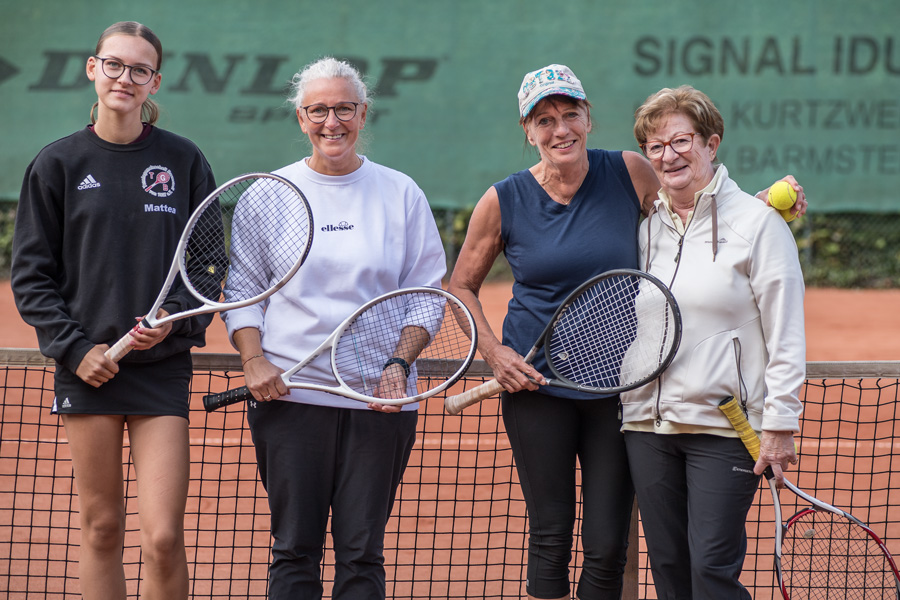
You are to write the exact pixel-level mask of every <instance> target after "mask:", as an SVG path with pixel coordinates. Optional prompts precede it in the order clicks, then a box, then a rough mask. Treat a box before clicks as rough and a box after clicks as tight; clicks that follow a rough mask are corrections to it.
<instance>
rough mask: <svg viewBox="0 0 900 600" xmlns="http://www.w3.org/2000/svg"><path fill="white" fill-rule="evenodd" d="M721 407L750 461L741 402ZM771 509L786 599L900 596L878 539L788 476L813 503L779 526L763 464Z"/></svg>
mask: <svg viewBox="0 0 900 600" xmlns="http://www.w3.org/2000/svg"><path fill="white" fill-rule="evenodd" d="M719 408H721V409H722V411H723V412H724V413H725V415H726V416H727V417H728V420H729V421H731V424H732V425H733V426H734V428H735V430H736V431H737V432H738V434H739V435H740V436H741V440H743V442H744V445H745V446H746V447H747V450H748V451H749V452H750V456H752V457H753V459H754V460H758V459H759V438H758V437H757V436H756V432H755V431H753V428H752V427H751V426H750V423H749V421H747V417H746V416H745V415H744V412H743V411H742V410H741V406H740V404H738V401H737V400H735V399H734V398H726V399H724V400H722V402H721V403H720V404H719ZM765 476H766V478H767V479H768V481H769V488H770V489H771V491H772V504H773V505H774V508H775V574H776V576H777V577H778V585H779V587H780V588H781V595H782V596H783V597H784V598H785V600H797V599H798V598H803V599H807V598H809V599H823V600H836V599H838V598H841V599H844V598H858V599H865V600H874V599H876V598H882V599H885V600H887V599H890V600H898V599H900V575H898V573H897V565H896V563H895V562H894V559H893V557H892V556H891V554H890V552H888V549H887V548H886V547H885V545H884V543H883V542H882V541H881V539H880V538H879V537H878V536H877V535H876V534H875V533H874V532H873V531H872V530H871V529H870V528H869V527H868V526H867V525H866V524H865V523H863V522H862V521H860V520H859V519H857V518H856V517H854V516H853V515H851V514H850V513H847V512H845V511H843V510H841V509H840V508H836V507H834V506H832V505H830V504H828V503H826V502H823V501H821V500H819V499H818V498H814V497H813V496H810V495H809V494H807V493H806V492H804V491H802V490H800V489H798V488H797V487H796V486H795V485H794V484H792V483H791V482H790V481H788V480H787V479H785V480H784V486H785V487H786V488H787V489H789V490H790V491H792V492H793V493H794V494H796V495H797V496H798V497H800V498H801V499H803V500H804V501H806V502H808V503H809V504H810V505H811V506H810V507H808V508H804V509H802V510H800V511H799V512H798V513H797V514H795V515H794V516H792V517H791V518H789V519H788V520H787V521H786V522H784V524H782V516H781V501H780V499H779V497H778V489H777V488H776V487H775V476H774V474H773V473H772V470H771V468H766V471H765Z"/></svg>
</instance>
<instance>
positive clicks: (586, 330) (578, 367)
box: [547, 275, 675, 388]
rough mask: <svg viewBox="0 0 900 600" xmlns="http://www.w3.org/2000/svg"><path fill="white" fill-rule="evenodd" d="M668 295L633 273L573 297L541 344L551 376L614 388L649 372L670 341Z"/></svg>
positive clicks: (670, 318)
mask: <svg viewBox="0 0 900 600" xmlns="http://www.w3.org/2000/svg"><path fill="white" fill-rule="evenodd" d="M673 319H674V315H673V312H672V308H671V305H670V304H669V300H668V296H667V295H666V294H665V293H664V292H663V291H662V290H660V289H659V288H658V287H657V286H656V285H654V284H653V283H652V282H650V281H648V280H646V279H644V278H641V277H636V276H633V275H619V276H613V277H609V278H605V279H602V280H600V281H599V282H597V283H596V284H595V285H593V286H591V287H589V288H587V289H586V290H585V291H584V292H583V293H582V294H580V295H579V296H578V297H576V298H574V299H573V300H572V302H571V303H570V304H569V305H568V307H567V308H566V309H565V310H564V311H563V312H561V314H560V315H559V318H558V319H557V321H556V323H554V326H553V330H552V334H551V336H550V340H549V343H548V346H547V349H548V352H547V356H548V360H549V361H550V363H551V364H552V366H553V367H554V370H555V371H556V373H557V374H558V375H559V376H560V377H563V378H565V379H568V380H569V381H572V382H574V383H577V384H579V385H584V386H589V387H595V388H616V387H621V386H627V385H632V384H634V383H636V382H639V381H642V380H644V379H645V378H647V377H648V376H650V375H651V374H653V373H655V372H656V370H657V369H659V368H660V366H661V365H662V362H663V360H664V359H665V357H666V356H667V355H668V350H669V349H670V348H671V346H672V344H673V343H674V341H675V336H674V323H673Z"/></svg>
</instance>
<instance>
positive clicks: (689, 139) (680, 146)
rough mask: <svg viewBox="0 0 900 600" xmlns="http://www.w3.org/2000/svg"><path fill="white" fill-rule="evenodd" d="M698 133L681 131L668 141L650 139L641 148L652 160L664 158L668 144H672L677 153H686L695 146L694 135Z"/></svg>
mask: <svg viewBox="0 0 900 600" xmlns="http://www.w3.org/2000/svg"><path fill="white" fill-rule="evenodd" d="M695 135H697V134H696V133H679V134H678V135H676V136H675V137H673V138H672V139H671V140H669V141H668V142H663V141H662V140H649V141H647V142H644V143H643V144H641V150H642V151H643V152H644V156H646V157H647V158H649V159H651V160H656V159H658V158H662V155H663V154H664V153H665V151H666V146H671V147H672V150H673V151H674V152H675V154H684V153H685V152H688V151H689V150H690V149H691V148H692V147H693V146H694V136H695Z"/></svg>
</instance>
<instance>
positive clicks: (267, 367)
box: [244, 356, 288, 402]
mask: <svg viewBox="0 0 900 600" xmlns="http://www.w3.org/2000/svg"><path fill="white" fill-rule="evenodd" d="M282 373H284V370H283V369H280V368H278V367H277V366H275V365H274V364H272V363H271V362H269V360H268V359H267V358H266V357H265V356H255V357H253V358H251V359H249V360H247V361H246V362H245V363H244V383H245V384H246V385H247V388H248V389H249V390H250V393H252V394H253V398H254V399H256V400H259V401H260V402H268V401H269V400H277V399H278V398H281V397H282V396H286V395H287V393H288V389H287V386H286V385H285V384H284V380H282V379H281V374H282Z"/></svg>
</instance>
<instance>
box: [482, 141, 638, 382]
mask: <svg viewBox="0 0 900 600" xmlns="http://www.w3.org/2000/svg"><path fill="white" fill-rule="evenodd" d="M588 160H589V164H590V166H589V169H588V174H587V176H586V177H585V179H584V182H583V183H582V184H581V187H580V188H579V189H578V192H577V193H576V194H575V196H574V197H573V198H572V200H571V202H569V204H568V205H563V204H560V203H558V202H555V201H554V200H553V199H552V198H551V197H550V196H549V194H547V192H546V191H545V190H544V188H543V187H541V185H540V184H539V183H538V182H537V180H536V179H535V178H534V176H533V175H532V174H531V172H530V171H528V170H525V171H519V172H518V173H514V174H512V175H510V176H509V177H507V178H506V179H504V180H503V181H501V182H500V183H497V184H495V185H494V188H495V189H496V190H497V195H498V196H499V198H500V218H501V221H500V234H501V237H502V239H503V244H504V254H505V255H506V259H507V260H508V261H509V264H510V267H512V272H513V275H514V277H515V282H514V283H513V297H512V299H511V300H510V301H509V309H508V311H507V314H506V318H505V319H504V321H503V343H504V345H506V346H509V347H510V348H513V349H514V350H515V351H516V352H518V353H519V354H521V355H523V356H524V355H525V353H526V352H528V350H530V349H531V347H532V346H533V345H534V342H535V341H536V340H537V338H538V336H539V335H540V334H541V332H542V331H543V330H544V327H545V326H546V324H547V322H548V321H549V320H550V318H551V317H552V316H553V313H554V312H555V311H556V309H557V307H558V306H559V305H560V304H561V303H562V301H563V300H565V299H566V296H568V295H569V293H570V292H572V290H574V289H575V288H576V287H578V286H579V285H580V284H581V283H583V282H584V281H585V280H586V279H588V278H589V277H592V276H594V275H598V274H600V273H603V272H605V271H609V270H610V269H622V268H631V269H636V268H637V267H638V244H637V232H638V221H639V220H640V215H641V208H640V206H641V205H640V200H639V199H638V197H637V193H636V192H635V190H634V186H633V185H632V183H631V177H630V176H629V174H628V168H627V167H626V166H625V160H624V159H623V158H622V153H621V152H607V151H606V150H588ZM533 365H534V367H535V368H536V369H537V370H538V371H540V372H541V373H543V374H544V375H545V376H547V377H550V376H551V373H550V370H549V368H548V367H547V362H546V360H544V356H543V353H542V352H540V353H538V356H537V357H535V360H534V362H533ZM541 391H542V392H544V393H546V394H549V395H553V396H562V397H567V398H596V397H597V396H596V395H594V394H587V393H584V392H575V391H572V390H566V389H562V388H554V387H550V386H544V387H543V388H542V389H541Z"/></svg>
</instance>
